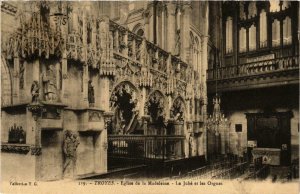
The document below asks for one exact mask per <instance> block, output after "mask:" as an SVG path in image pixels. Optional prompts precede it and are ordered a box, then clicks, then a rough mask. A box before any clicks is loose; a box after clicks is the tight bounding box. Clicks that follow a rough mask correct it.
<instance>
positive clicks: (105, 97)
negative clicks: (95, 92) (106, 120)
mask: <svg viewBox="0 0 300 194" xmlns="http://www.w3.org/2000/svg"><path fill="white" fill-rule="evenodd" d="M99 91H100V94H101V96H100V105H101V107H100V108H101V109H102V110H104V111H109V103H110V102H109V98H110V92H109V78H108V77H107V76H103V77H101V78H100V90H99Z"/></svg>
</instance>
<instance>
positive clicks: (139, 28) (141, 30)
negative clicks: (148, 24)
mask: <svg viewBox="0 0 300 194" xmlns="http://www.w3.org/2000/svg"><path fill="white" fill-rule="evenodd" d="M132 32H134V33H135V34H137V35H139V36H144V33H145V30H144V27H143V26H142V24H141V23H138V24H136V25H135V26H134V27H133V29H132Z"/></svg>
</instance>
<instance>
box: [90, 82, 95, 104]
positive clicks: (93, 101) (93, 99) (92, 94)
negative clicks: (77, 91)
mask: <svg viewBox="0 0 300 194" xmlns="http://www.w3.org/2000/svg"><path fill="white" fill-rule="evenodd" d="M88 101H89V104H90V105H91V106H93V105H94V103H95V94H94V86H93V85H92V80H89V85H88Z"/></svg>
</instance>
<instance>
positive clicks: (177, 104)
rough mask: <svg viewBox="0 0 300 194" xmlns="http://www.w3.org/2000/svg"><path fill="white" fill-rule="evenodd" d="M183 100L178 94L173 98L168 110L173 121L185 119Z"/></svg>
mask: <svg viewBox="0 0 300 194" xmlns="http://www.w3.org/2000/svg"><path fill="white" fill-rule="evenodd" d="M185 111H186V106H185V101H184V99H183V98H182V97H181V96H178V97H177V98H175V100H174V101H173V103H172V107H171V110H170V113H171V114H170V116H171V118H173V119H175V121H176V120H177V121H184V120H185Z"/></svg>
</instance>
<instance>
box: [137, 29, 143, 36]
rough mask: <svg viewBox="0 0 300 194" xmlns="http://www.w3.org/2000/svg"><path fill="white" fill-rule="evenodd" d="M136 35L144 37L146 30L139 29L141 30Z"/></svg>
mask: <svg viewBox="0 0 300 194" xmlns="http://www.w3.org/2000/svg"><path fill="white" fill-rule="evenodd" d="M136 34H137V35H139V36H144V30H142V29H139V30H138V31H137V32H136Z"/></svg>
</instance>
